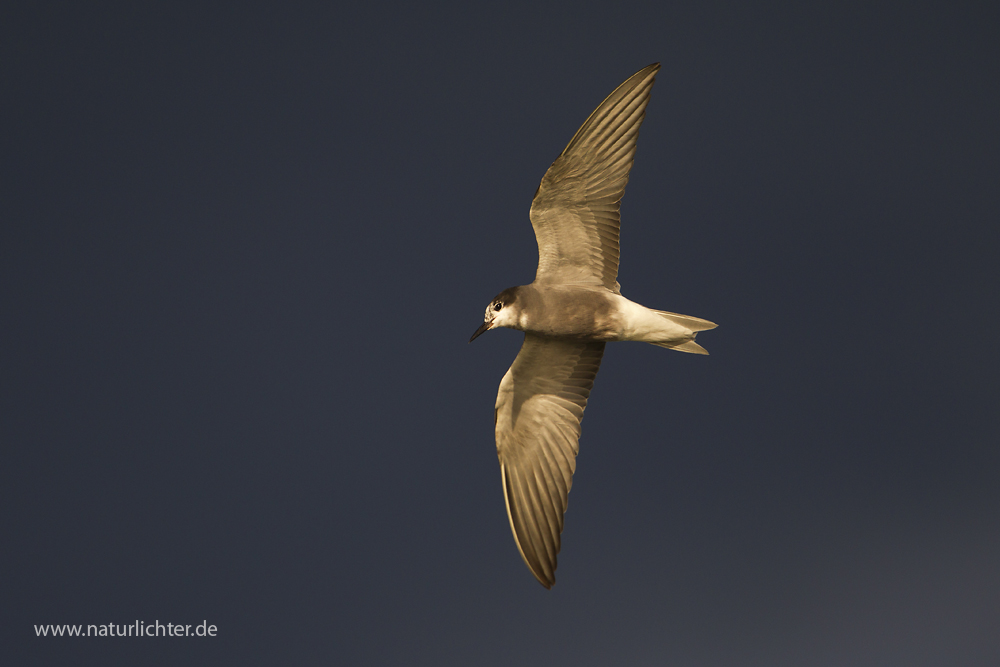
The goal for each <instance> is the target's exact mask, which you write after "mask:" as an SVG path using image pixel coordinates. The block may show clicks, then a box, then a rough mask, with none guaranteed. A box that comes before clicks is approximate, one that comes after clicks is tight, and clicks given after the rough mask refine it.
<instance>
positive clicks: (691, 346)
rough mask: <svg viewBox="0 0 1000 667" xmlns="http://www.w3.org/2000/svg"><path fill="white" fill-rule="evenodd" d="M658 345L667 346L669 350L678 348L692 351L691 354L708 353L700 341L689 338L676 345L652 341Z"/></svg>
mask: <svg viewBox="0 0 1000 667" xmlns="http://www.w3.org/2000/svg"><path fill="white" fill-rule="evenodd" d="M652 344H653V345H656V346H657V347H665V348H667V349H668V350H677V351H678V352H690V353H691V354H708V350H706V349H705V348H703V347H702V346H701V345H698V343H696V342H694V341H693V340H689V341H687V342H685V343H680V344H678V345H675V344H674V343H652Z"/></svg>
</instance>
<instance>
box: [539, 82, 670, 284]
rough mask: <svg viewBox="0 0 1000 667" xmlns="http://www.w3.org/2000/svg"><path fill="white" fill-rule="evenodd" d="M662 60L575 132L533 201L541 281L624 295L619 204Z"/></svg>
mask: <svg viewBox="0 0 1000 667" xmlns="http://www.w3.org/2000/svg"><path fill="white" fill-rule="evenodd" d="M659 69H660V65H659V63H655V64H653V65H650V66H649V67H646V68H644V69H642V70H640V71H638V72H636V73H635V74H633V75H632V77H630V78H629V79H628V81H626V82H625V83H623V84H622V85H620V86H618V88H617V89H615V92H613V93H611V95H609V96H608V98H607V99H606V100H604V102H602V103H601V105H600V106H599V107H597V109H596V110H595V111H594V113H592V114H590V118H588V119H587V120H586V122H584V124H583V125H582V126H580V129H579V130H577V131H576V134H574V135H573V138H572V139H570V142H569V145H567V146H566V149H565V150H564V151H563V152H562V154H561V155H560V156H559V157H558V158H557V159H556V161H555V162H553V163H552V166H551V167H549V170H548V171H547V172H545V176H543V177H542V183H541V185H539V186H538V192H536V193H535V198H534V200H533V201H532V202H531V226H532V227H534V228H535V238H536V240H537V241H538V272H537V273H536V275H535V281H536V282H550V283H586V284H593V285H603V286H604V287H606V288H608V289H609V290H612V291H614V292H617V291H618V282H617V280H618V227H619V221H620V216H619V212H618V210H619V202H620V201H621V198H622V195H624V194H625V184H626V183H628V173H629V170H631V169H632V162H633V158H634V156H635V144H636V139H637V138H638V134H639V126H640V125H641V124H642V119H643V117H644V116H645V114H646V105H647V104H648V103H649V93H650V90H652V88H653V80H654V79H655V78H656V73H657V71H659Z"/></svg>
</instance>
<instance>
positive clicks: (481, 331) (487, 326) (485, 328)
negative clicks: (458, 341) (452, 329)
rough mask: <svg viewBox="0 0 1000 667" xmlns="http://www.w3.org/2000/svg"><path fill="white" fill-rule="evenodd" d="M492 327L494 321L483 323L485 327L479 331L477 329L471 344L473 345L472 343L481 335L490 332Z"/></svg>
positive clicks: (470, 340)
mask: <svg viewBox="0 0 1000 667" xmlns="http://www.w3.org/2000/svg"><path fill="white" fill-rule="evenodd" d="M492 326H493V320H490V321H489V322H483V325H482V326H481V327H479V328H478V329H476V333H474V334H472V338H470V339H469V342H470V343H471V342H472V341H474V340H476V339H477V338H479V337H480V336H481V335H483V334H484V333H486V332H487V331H489V330H490V327H492Z"/></svg>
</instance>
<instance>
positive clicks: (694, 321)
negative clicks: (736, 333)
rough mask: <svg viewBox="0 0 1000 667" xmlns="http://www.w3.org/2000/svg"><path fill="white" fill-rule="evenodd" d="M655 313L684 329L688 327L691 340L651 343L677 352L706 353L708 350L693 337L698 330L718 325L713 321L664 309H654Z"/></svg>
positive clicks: (705, 329)
mask: <svg viewBox="0 0 1000 667" xmlns="http://www.w3.org/2000/svg"><path fill="white" fill-rule="evenodd" d="M653 312H655V313H656V314H657V315H660V316H662V317H665V318H667V319H668V320H670V321H671V322H673V323H674V324H679V325H680V326H682V327H684V328H685V329H689V330H690V331H691V332H692V334H691V340H688V341H684V342H681V343H653V345H656V346H658V347H665V348H667V349H670V350H677V351H679V352H690V353H691V354H708V350H706V349H705V348H703V347H702V346H701V345H698V343H696V342H694V337H695V336H696V335H697V333H698V332H699V331H707V330H708V329H714V328H715V327H717V326H719V325H718V324H716V323H715V322H709V321H708V320H703V319H701V318H700V317H691V316H690V315H678V314H677V313H671V312H668V311H666V310H654V311H653Z"/></svg>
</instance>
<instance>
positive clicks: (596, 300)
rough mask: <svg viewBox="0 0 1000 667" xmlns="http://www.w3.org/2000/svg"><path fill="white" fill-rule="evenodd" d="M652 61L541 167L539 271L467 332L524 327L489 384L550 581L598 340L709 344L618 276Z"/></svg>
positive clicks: (704, 325)
mask: <svg viewBox="0 0 1000 667" xmlns="http://www.w3.org/2000/svg"><path fill="white" fill-rule="evenodd" d="M659 69H660V65H659V63H654V64H652V65H650V66H649V67H646V68H644V69H642V70H640V71H638V72H636V73H635V74H634V75H632V76H631V77H630V78H629V79H628V80H627V81H625V83H623V84H622V85H620V86H618V88H616V89H615V91H614V92H613V93H611V95H609V96H608V98H607V99H605V100H604V102H602V103H601V105H600V106H598V107H597V109H596V110H595V111H594V113H592V114H590V117H589V118H587V120H586V121H585V122H584V123H583V125H582V126H581V127H580V129H579V130H577V132H576V134H574V135H573V138H572V139H570V141H569V144H568V145H567V146H566V148H565V150H563V152H562V153H561V154H560V155H559V157H558V158H556V161H555V162H553V163H552V166H551V167H549V170H548V171H546V172H545V176H543V177H542V182H541V184H540V185H539V186H538V191H537V192H536V193H535V197H534V199H533V200H532V202H531V214H530V216H531V226H532V227H533V228H534V230H535V238H536V240H537V241H538V271H537V272H536V274H535V280H534V282H532V283H531V284H530V285H521V286H519V287H511V288H509V289H505V290H504V291H502V292H500V294H498V295H497V296H495V297H494V298H493V299H492V300H491V301H490V303H489V305H488V306H487V307H486V315H485V316H484V318H483V324H482V326H480V327H479V328H478V329H477V330H476V332H475V333H474V334H472V338H470V339H469V342H470V343H471V342H472V341H473V340H475V339H476V338H477V337H478V336H479V335H481V334H483V333H484V332H486V331H489V330H490V329H495V328H497V327H507V328H510V329H517V330H518V331H523V332H524V343H523V344H522V346H521V350H520V352H518V355H517V358H516V359H514V363H513V364H512V365H511V367H510V370H508V371H507V373H506V375H504V377H503V380H501V381H500V391H499V392H498V394H497V402H496V412H495V417H494V419H495V427H496V443H497V456H498V457H499V459H500V475H501V479H502V482H503V493H504V499H505V501H506V504H507V516H508V518H509V519H510V527H511V530H512V531H513V533H514V541H515V542H516V543H517V548H518V550H519V551H520V552H521V557H522V558H524V562H525V563H526V564H527V565H528V568H529V569H530V570H531V573H532V574H534V575H535V577H536V578H537V579H538V581H539V582H541V584H542V585H543V586H545V587H546V588H551V587H552V585H553V584H554V583H555V570H556V557H557V555H558V554H559V547H560V535H561V534H562V529H563V514H564V513H565V512H566V504H567V498H568V495H569V490H570V487H571V486H572V484H573V472H574V471H575V470H576V455H577V453H578V452H579V440H580V420H581V419H582V418H583V411H584V409H585V408H586V407H587V399H588V397H589V396H590V390H591V389H592V388H593V386H594V377H595V376H596V375H597V369H598V368H599V367H600V365H601V357H602V356H603V354H604V345H605V343H607V342H609V341H618V340H634V341H642V342H645V343H652V344H653V345H658V346H660V347H665V348H670V349H673V350H680V351H681V352H692V353H695V354H708V352H706V351H705V348H703V347H701V346H700V345H698V343H696V342H695V340H694V339H695V335H696V334H697V332H699V331H704V330H706V329H714V328H715V326H716V325H715V324H713V323H712V322H709V321H708V320H703V319H699V318H697V317H689V316H687V315H678V314H676V313H670V312H667V311H663V310H651V309H649V308H646V307H645V306H640V305H639V304H637V303H635V302H633V301H629V300H628V299H626V298H625V297H624V296H622V295H621V289H620V286H619V284H618V280H617V279H618V231H619V206H620V202H621V199H622V195H624V194H625V184H626V183H628V176H629V171H630V170H631V169H632V162H633V159H634V156H635V146H636V139H637V138H638V133H639V126H640V125H641V124H642V119H643V117H644V116H645V113H646V105H647V104H648V103H649V94H650V91H651V89H652V87H653V80H654V79H655V78H656V73H657V71H659Z"/></svg>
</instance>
